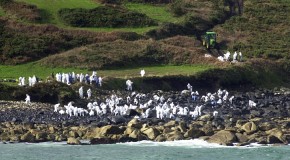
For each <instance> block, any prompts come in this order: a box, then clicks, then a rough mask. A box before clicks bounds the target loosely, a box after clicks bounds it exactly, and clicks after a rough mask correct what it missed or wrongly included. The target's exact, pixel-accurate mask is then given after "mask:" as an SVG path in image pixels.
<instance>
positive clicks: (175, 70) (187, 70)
mask: <svg viewBox="0 0 290 160" xmlns="http://www.w3.org/2000/svg"><path fill="white" fill-rule="evenodd" d="M211 68H213V66H209V65H184V66H148V67H138V68H129V69H112V70H97V73H98V75H100V76H102V77H114V78H129V77H138V76H140V70H141V69H145V71H146V76H150V77H151V76H169V75H194V74H196V73H198V72H202V71H206V70H208V69H211ZM52 72H53V73H58V72H75V73H91V71H88V70H86V69H76V68H49V67H44V66H40V65H39V64H37V63H28V64H22V65H15V66H7V65H0V73H1V75H0V79H18V78H19V77H20V76H25V77H29V76H33V75H36V76H37V77H39V78H41V79H46V77H48V76H50V74H51V73H52Z"/></svg>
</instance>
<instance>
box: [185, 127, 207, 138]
mask: <svg viewBox="0 0 290 160" xmlns="http://www.w3.org/2000/svg"><path fill="white" fill-rule="evenodd" d="M201 136H205V133H204V131H201V130H199V129H193V128H191V129H189V130H188V131H187V132H185V134H184V137H188V138H199V137H201Z"/></svg>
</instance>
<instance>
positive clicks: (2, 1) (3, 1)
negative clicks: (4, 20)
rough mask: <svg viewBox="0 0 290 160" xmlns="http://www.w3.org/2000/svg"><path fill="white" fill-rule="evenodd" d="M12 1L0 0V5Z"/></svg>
mask: <svg viewBox="0 0 290 160" xmlns="http://www.w3.org/2000/svg"><path fill="white" fill-rule="evenodd" d="M12 2H13V0H1V1H0V5H1V6H2V5H7V4H8V3H12Z"/></svg>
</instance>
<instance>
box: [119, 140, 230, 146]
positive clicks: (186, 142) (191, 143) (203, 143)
mask: <svg viewBox="0 0 290 160" xmlns="http://www.w3.org/2000/svg"><path fill="white" fill-rule="evenodd" d="M120 144H121V145H132V146H139V147H142V146H166V147H185V148H224V147H228V146H222V145H219V144H216V143H208V142H206V141H204V140H201V139H193V140H178V141H166V142H153V141H140V142H127V143H120Z"/></svg>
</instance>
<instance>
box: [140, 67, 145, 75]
mask: <svg viewBox="0 0 290 160" xmlns="http://www.w3.org/2000/svg"><path fill="white" fill-rule="evenodd" d="M140 75H141V77H144V75H145V70H144V69H142V70H141V71H140Z"/></svg>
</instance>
